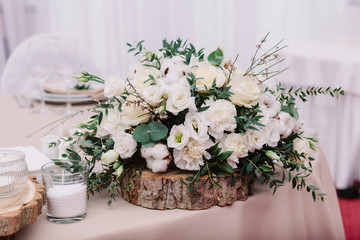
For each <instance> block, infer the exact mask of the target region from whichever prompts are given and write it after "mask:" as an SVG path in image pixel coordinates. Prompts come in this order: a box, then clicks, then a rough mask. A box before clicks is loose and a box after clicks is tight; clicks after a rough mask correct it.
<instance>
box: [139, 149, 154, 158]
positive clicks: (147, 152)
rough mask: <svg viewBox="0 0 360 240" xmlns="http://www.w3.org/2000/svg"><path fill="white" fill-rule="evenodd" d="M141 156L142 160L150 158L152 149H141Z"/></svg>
mask: <svg viewBox="0 0 360 240" xmlns="http://www.w3.org/2000/svg"><path fill="white" fill-rule="evenodd" d="M140 153H141V156H142V157H143V158H145V159H146V158H150V157H151V156H152V148H151V147H141V149H140Z"/></svg>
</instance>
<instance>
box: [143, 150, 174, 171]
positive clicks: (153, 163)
mask: <svg viewBox="0 0 360 240" xmlns="http://www.w3.org/2000/svg"><path fill="white" fill-rule="evenodd" d="M140 152H141V156H142V157H143V158H145V160H146V165H147V167H148V168H149V169H151V170H152V171H153V172H166V171H167V168H168V165H169V163H170V159H171V157H170V153H169V150H168V148H167V146H166V145H164V144H160V143H159V144H156V145H155V146H152V147H142V148H141V150H140Z"/></svg>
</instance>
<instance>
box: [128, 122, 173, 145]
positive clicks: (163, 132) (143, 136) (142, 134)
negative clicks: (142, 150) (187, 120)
mask: <svg viewBox="0 0 360 240" xmlns="http://www.w3.org/2000/svg"><path fill="white" fill-rule="evenodd" d="M168 131H169V129H168V128H167V127H166V126H165V125H164V124H162V123H160V122H151V123H149V124H142V125H139V126H137V127H136V128H135V130H134V133H133V138H134V140H135V141H137V142H139V143H141V144H142V145H143V146H145V147H151V146H153V145H155V144H157V143H159V142H160V140H162V139H165V138H166V137H167V134H168Z"/></svg>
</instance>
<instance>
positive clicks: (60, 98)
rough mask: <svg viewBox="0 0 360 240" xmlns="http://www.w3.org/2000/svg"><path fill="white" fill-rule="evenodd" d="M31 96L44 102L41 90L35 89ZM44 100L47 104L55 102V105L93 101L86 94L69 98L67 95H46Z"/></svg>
mask: <svg viewBox="0 0 360 240" xmlns="http://www.w3.org/2000/svg"><path fill="white" fill-rule="evenodd" d="M30 96H31V97H32V98H33V99H36V100H40V101H41V100H42V96H41V93H40V90H39V89H35V90H33V91H32V92H30ZM43 99H44V100H45V101H46V102H55V103H65V102H67V101H70V102H75V103H77V102H88V101H92V100H93V98H92V97H89V96H87V95H84V94H73V95H70V97H69V98H68V96H67V95H64V94H53V93H45V94H44V98H43Z"/></svg>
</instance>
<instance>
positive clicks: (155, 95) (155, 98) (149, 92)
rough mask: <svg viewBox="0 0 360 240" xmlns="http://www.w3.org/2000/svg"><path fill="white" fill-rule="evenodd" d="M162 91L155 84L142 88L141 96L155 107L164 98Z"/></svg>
mask: <svg viewBox="0 0 360 240" xmlns="http://www.w3.org/2000/svg"><path fill="white" fill-rule="evenodd" d="M162 94H163V92H162V91H161V89H160V87H159V86H157V85H152V86H149V87H147V88H145V89H144V91H143V93H142V97H143V98H144V99H145V101H146V102H147V103H149V104H150V105H151V106H152V107H157V106H159V105H160V103H161V102H162V101H163V100H164V99H163V97H162Z"/></svg>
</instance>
